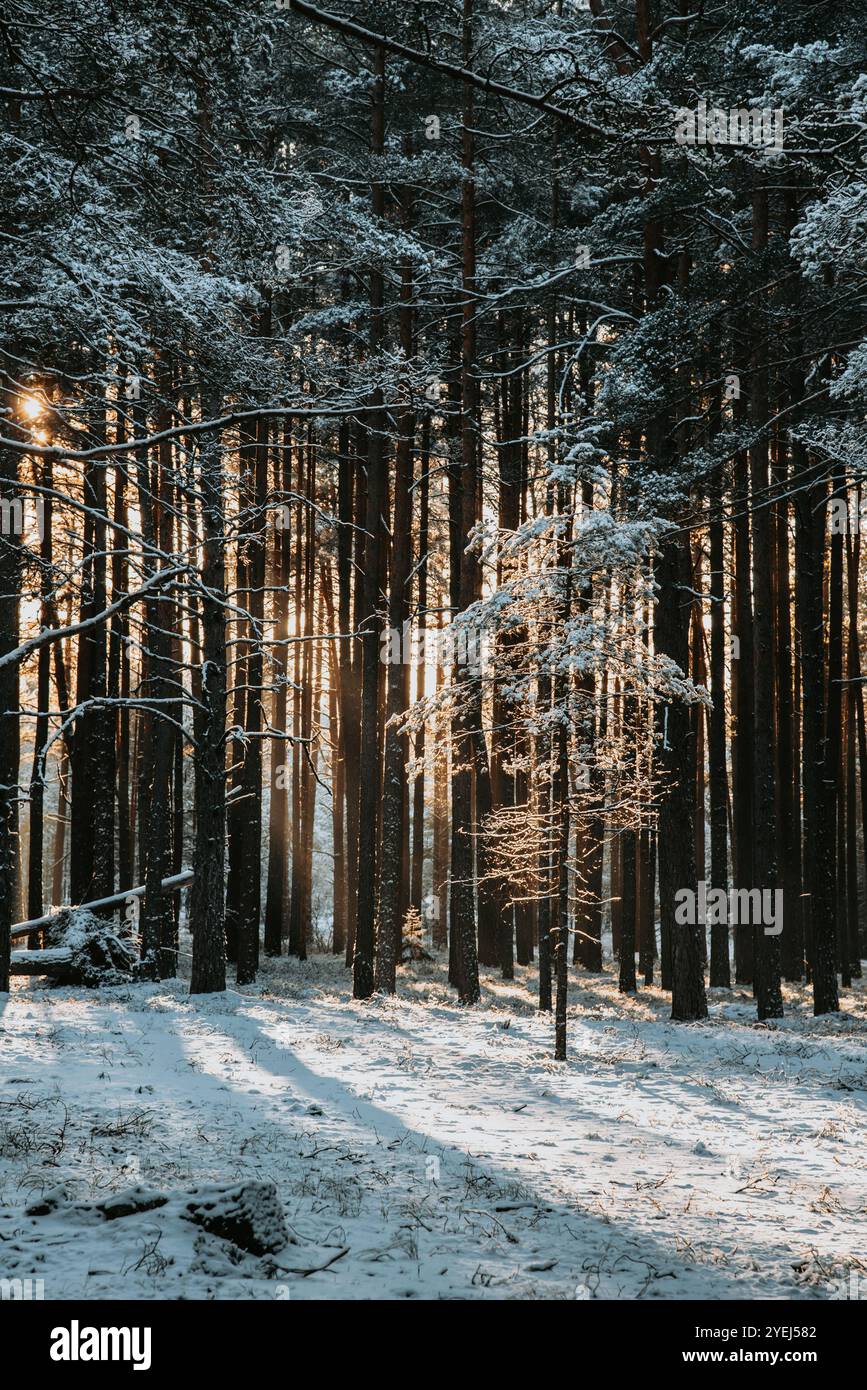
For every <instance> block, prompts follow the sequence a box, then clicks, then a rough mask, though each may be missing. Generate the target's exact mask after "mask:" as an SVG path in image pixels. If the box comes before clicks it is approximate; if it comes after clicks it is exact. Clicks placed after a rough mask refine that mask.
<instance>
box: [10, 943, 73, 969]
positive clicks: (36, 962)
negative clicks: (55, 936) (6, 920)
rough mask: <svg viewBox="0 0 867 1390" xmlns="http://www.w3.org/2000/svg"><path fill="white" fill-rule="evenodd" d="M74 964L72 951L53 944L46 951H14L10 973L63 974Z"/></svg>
mask: <svg viewBox="0 0 867 1390" xmlns="http://www.w3.org/2000/svg"><path fill="white" fill-rule="evenodd" d="M71 964H72V952H71V951H70V950H67V949H66V948H65V947H64V946H51V947H49V948H48V949H47V950H45V951H13V952H12V955H11V957H10V964H9V974H10V975H53V976H61V975H62V974H63V972H64V971H65V970H67V969H68V968H69V966H70V965H71Z"/></svg>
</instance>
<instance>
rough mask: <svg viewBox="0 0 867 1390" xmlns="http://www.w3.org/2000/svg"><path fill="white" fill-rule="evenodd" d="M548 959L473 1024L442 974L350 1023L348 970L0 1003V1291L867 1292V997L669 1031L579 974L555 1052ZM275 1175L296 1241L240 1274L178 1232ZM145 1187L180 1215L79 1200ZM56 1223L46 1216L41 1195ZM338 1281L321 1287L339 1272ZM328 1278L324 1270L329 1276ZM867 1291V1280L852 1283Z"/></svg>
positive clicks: (23, 989) (419, 977)
mask: <svg viewBox="0 0 867 1390" xmlns="http://www.w3.org/2000/svg"><path fill="white" fill-rule="evenodd" d="M535 988H536V974H535V971H534V970H533V969H521V968H520V967H519V969H518V978H517V979H516V980H515V981H514V982H513V983H509V984H506V983H504V982H503V981H501V980H499V979H498V978H497V977H496V974H495V972H487V973H486V975H485V979H484V984H483V1002H482V1005H481V1007H479V1008H477V1009H474V1010H464V1009H461V1008H459V1007H458V1006H457V1005H456V1004H455V1002H454V995H453V993H452V992H451V991H450V990H449V989H448V987H447V984H446V982H445V977H444V969H443V965H442V964H441V963H439V962H438V963H435V964H427V963H421V964H415V965H412V966H410V967H407V968H405V969H404V970H403V971H402V972H401V978H400V982H399V992H398V995H397V997H396V998H393V999H385V998H376V999H374V1000H372V1001H371V1002H368V1003H363V1004H362V1003H356V1002H354V1001H353V1000H352V999H351V997H350V977H349V975H348V974H347V972H346V971H345V970H344V969H343V967H342V965H341V964H340V963H339V962H338V961H336V960H334V959H333V958H330V957H324V956H317V957H315V958H313V959H311V960H310V961H308V962H306V963H303V964H302V963H300V962H298V961H292V960H286V959H281V960H279V961H268V962H264V968H263V971H262V974H261V976H260V980H259V983H258V985H257V986H256V987H255V988H252V989H248V990H246V991H245V992H244V993H243V994H242V993H237V992H234V991H227V992H226V993H225V994H222V995H215V996H206V997H199V998H196V999H191V998H190V997H189V996H188V994H187V985H186V983H185V982H183V981H173V982H164V983H162V984H159V985H137V986H134V987H132V988H118V989H111V990H109V989H104V990H96V991H88V990H72V989H48V988H42V987H41V986H40V985H38V984H36V983H35V982H33V981H17V982H16V988H15V989H14V990H13V992H12V994H11V995H0V1059H2V1091H0V1276H2V1277H3V1278H14V1277H22V1278H27V1277H31V1278H41V1279H43V1280H44V1288H45V1297H46V1298H49V1299H60V1298H73V1297H75V1298H78V1297H91V1298H121V1297H126V1298H161V1299H162V1298H183V1297H187V1298H275V1297H276V1298H292V1299H295V1298H302V1299H303V1298H314V1299H324V1298H371V1297H372V1298H419V1297H428V1298H431V1297H432V1298H437V1297H446V1298H499V1299H502V1298H568V1299H574V1298H620V1297H622V1298H657V1299H658V1298H664V1299H672V1298H674V1299H678V1298H687V1297H693V1298H705V1299H717V1298H761V1297H771V1298H786V1299H790V1298H832V1297H840V1296H841V1291H842V1290H843V1289H847V1290H848V1289H851V1287H852V1280H851V1275H852V1273H853V1272H854V1273H855V1275H856V1280H857V1278H858V1276H861V1282H860V1288H861V1295H862V1297H864V1296H867V1262H865V1257H864V1252H865V1251H867V1150H865V1145H864V1102H865V1091H867V991H865V990H864V989H863V988H862V987H861V986H860V983H859V986H858V987H857V988H856V989H854V990H852V991H845V992H844V996H843V1000H842V1011H841V1013H840V1014H838V1015H836V1016H830V1017H825V1018H821V1019H814V1018H813V1017H812V1015H811V1013H810V1003H809V995H808V991H807V990H806V989H804V988H801V987H795V988H791V987H787V988H786V1009H787V1016H786V1018H785V1019H784V1020H782V1021H781V1022H779V1023H775V1024H768V1025H763V1024H757V1023H756V1021H755V1008H754V1004H753V1001H752V999H751V998H750V997H749V996H748V993H746V992H742V991H741V990H739V989H736V990H734V991H733V992H731V993H728V992H722V991H712V993H711V1017H710V1019H709V1020H708V1021H707V1022H706V1023H701V1024H690V1025H684V1024H672V1023H670V1022H669V1021H668V1012H669V1001H668V999H667V997H666V996H665V995H664V994H663V992H662V991H661V990H660V989H658V988H649V989H642V990H641V992H640V994H639V995H638V996H637V997H636V998H623V997H621V996H619V995H618V992H617V982H616V978H615V977H614V976H613V975H612V974H611V973H606V974H605V975H600V976H583V977H579V976H576V977H575V978H574V979H573V981H572V983H571V988H570V1007H569V1031H570V1036H569V1059H568V1061H566V1062H554V1061H553V1060H552V1056H551V1053H552V1020H551V1018H550V1016H548V1017H542V1016H540V1015H539V1014H538V1012H537V1010H536V1007H535V1002H534V993H535ZM251 1177H256V1178H269V1179H273V1181H274V1182H275V1183H276V1184H277V1188H278V1191H279V1194H280V1197H281V1199H282V1202H283V1204H284V1208H285V1211H286V1216H287V1220H288V1222H289V1225H290V1229H291V1231H292V1235H293V1238H294V1241H295V1242H297V1243H294V1244H291V1245H289V1246H288V1247H287V1248H286V1250H285V1251H284V1252H283V1253H282V1254H280V1255H277V1256H275V1257H273V1258H272V1257H267V1256H265V1257H261V1258H259V1257H255V1256H253V1255H241V1254H240V1253H239V1252H237V1251H236V1250H235V1247H234V1246H232V1245H229V1244H228V1243H227V1242H225V1241H223V1240H221V1239H220V1238H219V1237H217V1236H213V1235H207V1234H205V1233H204V1232H201V1231H199V1230H198V1229H197V1228H196V1227H194V1226H191V1225H190V1223H189V1222H188V1221H184V1220H182V1219H181V1218H180V1215H179V1211H180V1203H181V1200H182V1197H183V1194H185V1193H187V1192H189V1191H190V1189H191V1188H193V1187H195V1186H196V1185H198V1184H202V1183H217V1182H219V1183H230V1182H234V1181H237V1180H239V1179H242V1178H251ZM135 1185H143V1186H144V1187H146V1188H152V1189H157V1190H158V1191H159V1192H161V1193H163V1194H166V1195H168V1196H169V1199H170V1200H169V1201H168V1202H167V1203H166V1204H165V1205H164V1206H161V1207H160V1208H158V1209H156V1210H152V1211H148V1212H143V1213H139V1214H136V1215H132V1216H128V1217H125V1218H124V1219H121V1220H112V1221H104V1220H101V1219H100V1220H96V1219H94V1218H93V1217H92V1216H89V1215H88V1214H87V1213H86V1212H83V1210H82V1208H81V1206H80V1205H79V1206H76V1205H75V1203H74V1202H66V1203H63V1202H61V1204H60V1205H59V1206H57V1207H56V1209H55V1210H53V1211H50V1212H49V1213H48V1214H46V1215H41V1216H28V1215H26V1214H25V1207H27V1206H28V1205H29V1204H32V1203H33V1202H34V1201H36V1199H37V1198H39V1197H40V1195H43V1194H45V1193H48V1192H49V1191H50V1190H51V1189H56V1188H58V1187H59V1186H64V1187H65V1188H66V1189H67V1192H68V1193H69V1194H70V1195H71V1197H72V1198H74V1199H75V1200H76V1201H77V1202H80V1201H81V1200H92V1199H94V1198H98V1197H104V1196H106V1195H107V1194H108V1193H110V1192H121V1191H124V1190H126V1189H129V1188H130V1187H133V1186H135ZM49 1205H50V1204H49ZM323 1266H327V1267H323ZM310 1271H314V1272H310ZM856 1287H857V1284H856Z"/></svg>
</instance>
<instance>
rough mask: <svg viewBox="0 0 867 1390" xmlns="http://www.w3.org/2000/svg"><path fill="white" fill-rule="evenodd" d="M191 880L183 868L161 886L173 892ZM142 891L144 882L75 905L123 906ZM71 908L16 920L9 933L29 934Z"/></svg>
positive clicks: (14, 936) (190, 873) (90, 907)
mask: <svg viewBox="0 0 867 1390" xmlns="http://www.w3.org/2000/svg"><path fill="white" fill-rule="evenodd" d="M192 881H193V871H192V869H183V870H182V871H181V872H180V873H179V874H172V876H171V878H164V879H163V881H162V888H163V891H164V892H166V893H174V892H176V891H177V889H178V888H184V887H186V885H187V884H188V883H192ZM144 891H145V890H144V884H139V885H138V886H137V887H136V888H126V889H125V890H124V892H123V893H111V894H110V895H109V896H108V897H107V898H95V899H94V901H93V902H89V903H76V904H75V906H76V907H82V908H86V909H87V910H88V911H89V912H93V911H95V910H96V909H97V908H101V907H123V905H124V903H125V902H126V900H127V898H142V897H144ZM71 910H72V909H71V908H69V907H56V908H55V909H54V911H53V912H47V913H46V914H45V916H44V917H34V918H32V919H31V921H29V922H16V923H15V925H14V926H13V928H12V931H11V933H10V935H11V937H12V940H13V941H15V940H17V939H18V938H19V937H21V936H29V935H30V933H31V932H32V931H39V930H40V929H41V928H43V927H50V926H51V923H52V922H53V921H54V920H55V918H57V917H59V916H60V914H61V912H69V911H71Z"/></svg>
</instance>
